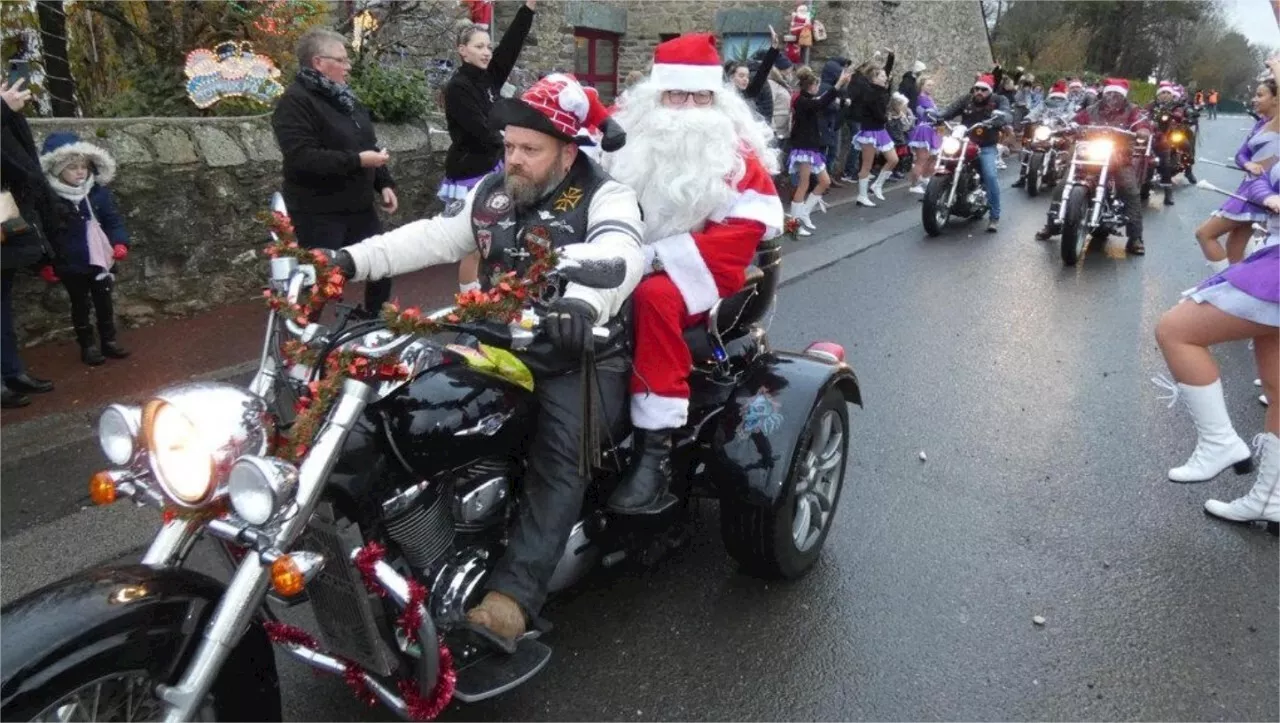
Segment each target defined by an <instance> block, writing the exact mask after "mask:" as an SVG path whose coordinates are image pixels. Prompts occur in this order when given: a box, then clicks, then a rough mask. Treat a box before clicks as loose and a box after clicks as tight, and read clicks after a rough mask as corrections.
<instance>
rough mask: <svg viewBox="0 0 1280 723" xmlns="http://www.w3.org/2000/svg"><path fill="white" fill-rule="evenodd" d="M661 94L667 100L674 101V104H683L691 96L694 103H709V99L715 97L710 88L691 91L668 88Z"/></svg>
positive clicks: (711, 99)
mask: <svg viewBox="0 0 1280 723" xmlns="http://www.w3.org/2000/svg"><path fill="white" fill-rule="evenodd" d="M663 95H665V96H666V98H667V100H669V101H671V102H672V103H675V104H676V105H683V104H684V103H687V102H688V101H689V99H690V98H693V104H694V105H711V101H713V100H715V99H716V94H715V93H714V92H713V91H710V90H698V91H693V92H690V91H687V90H668V91H665V92H664V93H663Z"/></svg>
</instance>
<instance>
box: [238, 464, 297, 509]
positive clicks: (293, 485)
mask: <svg viewBox="0 0 1280 723" xmlns="http://www.w3.org/2000/svg"><path fill="white" fill-rule="evenodd" d="M297 491H298V469H297V468H296V467H294V466H293V465H291V464H289V463H288V462H285V461H284V460H281V459H276V458H274V457H258V456H255V455H248V454H247V455H245V456H243V457H241V458H240V459H238V460H236V463H235V464H234V465H232V467H231V474H230V475H229V476H228V478H227V496H228V497H230V499H231V508H232V509H234V510H235V511H236V514H237V515H239V516H240V518H241V519H243V520H244V521H245V522H248V523H249V524H251V525H265V524H266V523H268V522H270V521H271V519H272V518H273V517H275V516H276V514H277V513H279V512H280V510H281V509H283V508H284V507H285V506H286V505H288V504H289V503H290V502H291V501H292V500H293V497H294V495H295V494H297Z"/></svg>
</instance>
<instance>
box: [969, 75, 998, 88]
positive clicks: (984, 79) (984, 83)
mask: <svg viewBox="0 0 1280 723" xmlns="http://www.w3.org/2000/svg"><path fill="white" fill-rule="evenodd" d="M973 87H975V88H986V89H987V90H988V91H991V90H994V89H995V87H996V79H995V76H993V75H991V74H989V73H984V74H982V75H979V76H978V79H977V80H975V81H973Z"/></svg>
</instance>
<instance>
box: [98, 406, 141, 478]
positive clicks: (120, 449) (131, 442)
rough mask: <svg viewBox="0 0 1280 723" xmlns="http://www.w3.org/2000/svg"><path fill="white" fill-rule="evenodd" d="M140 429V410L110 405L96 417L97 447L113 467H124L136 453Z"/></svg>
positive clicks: (138, 408)
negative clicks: (100, 448)
mask: <svg viewBox="0 0 1280 723" xmlns="http://www.w3.org/2000/svg"><path fill="white" fill-rule="evenodd" d="M141 429H142V409H141V408H140V407H133V406H128V405H124V404H112V405H111V406H109V407H107V408H106V409H104V410H103V412H102V416H101V417H98V445H99V446H100V447H102V454H103V455H104V456H106V458H107V460H109V461H110V462H111V464H114V465H126V464H128V463H129V462H130V461H132V460H133V457H134V454H135V453H136V452H137V451H138V432H139V431H141Z"/></svg>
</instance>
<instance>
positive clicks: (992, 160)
mask: <svg viewBox="0 0 1280 723" xmlns="http://www.w3.org/2000/svg"><path fill="white" fill-rule="evenodd" d="M997 153H998V150H997V149H996V147H995V146H993V145H992V146H987V147H986V148H983V149H981V150H980V151H978V173H979V174H980V175H981V176H982V185H983V187H984V188H986V189H987V203H988V204H990V205H991V220H992V221H999V220H1000V178H999V177H998V176H997V175H996V155H997Z"/></svg>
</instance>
